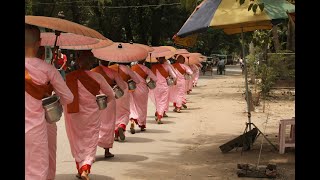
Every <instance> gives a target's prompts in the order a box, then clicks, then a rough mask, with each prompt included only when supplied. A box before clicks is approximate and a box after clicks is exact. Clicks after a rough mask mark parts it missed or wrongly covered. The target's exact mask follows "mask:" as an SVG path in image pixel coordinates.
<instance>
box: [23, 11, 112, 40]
mask: <svg viewBox="0 0 320 180" xmlns="http://www.w3.org/2000/svg"><path fill="white" fill-rule="evenodd" d="M25 23H26V24H30V25H35V26H39V27H44V28H49V29H53V30H57V31H61V32H68V33H74V34H79V35H83V36H88V37H92V38H97V39H107V38H106V37H104V36H103V35H102V34H100V33H99V32H97V31H95V30H93V29H91V28H88V27H86V26H83V25H80V24H77V23H74V22H71V21H68V20H65V19H60V18H54V17H45V16H25Z"/></svg>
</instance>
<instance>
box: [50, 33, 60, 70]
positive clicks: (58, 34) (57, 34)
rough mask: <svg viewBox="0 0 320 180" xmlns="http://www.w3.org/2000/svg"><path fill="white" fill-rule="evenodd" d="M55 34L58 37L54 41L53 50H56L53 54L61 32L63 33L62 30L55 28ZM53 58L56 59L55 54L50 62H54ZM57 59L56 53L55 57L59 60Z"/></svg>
mask: <svg viewBox="0 0 320 180" xmlns="http://www.w3.org/2000/svg"><path fill="white" fill-rule="evenodd" d="M54 34H55V35H56V39H55V41H54V46H53V50H54V53H53V55H54V54H55V51H56V50H57V41H58V37H59V36H60V34H61V31H57V30H55V31H54ZM53 59H54V56H52V59H51V62H50V64H52V63H53ZM57 59H58V54H57V55H56V59H55V60H57Z"/></svg>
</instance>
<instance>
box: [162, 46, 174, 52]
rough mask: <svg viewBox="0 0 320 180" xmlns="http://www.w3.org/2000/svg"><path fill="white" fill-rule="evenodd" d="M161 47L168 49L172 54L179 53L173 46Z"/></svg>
mask: <svg viewBox="0 0 320 180" xmlns="http://www.w3.org/2000/svg"><path fill="white" fill-rule="evenodd" d="M160 47H164V48H167V49H169V50H170V51H172V52H176V51H177V49H176V48H175V47H173V46H160Z"/></svg>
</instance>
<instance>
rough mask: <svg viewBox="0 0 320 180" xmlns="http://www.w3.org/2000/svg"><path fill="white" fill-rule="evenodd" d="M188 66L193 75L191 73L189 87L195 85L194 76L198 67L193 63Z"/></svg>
mask: <svg viewBox="0 0 320 180" xmlns="http://www.w3.org/2000/svg"><path fill="white" fill-rule="evenodd" d="M190 68H191V69H192V71H193V75H192V79H191V80H192V81H191V82H192V83H191V85H190V86H191V88H192V87H193V86H194V85H195V80H196V76H197V72H198V75H199V68H198V66H197V65H195V64H193V65H191V66H190Z"/></svg>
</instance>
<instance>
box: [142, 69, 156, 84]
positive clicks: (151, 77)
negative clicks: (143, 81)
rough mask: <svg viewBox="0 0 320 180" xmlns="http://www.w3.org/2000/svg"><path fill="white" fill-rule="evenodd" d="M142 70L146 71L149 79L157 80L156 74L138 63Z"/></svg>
mask: <svg viewBox="0 0 320 180" xmlns="http://www.w3.org/2000/svg"><path fill="white" fill-rule="evenodd" d="M139 66H140V67H141V68H142V69H143V70H144V72H146V73H147V74H148V76H149V78H150V79H152V80H153V81H154V82H157V80H158V79H157V76H156V75H155V74H154V73H153V72H152V71H151V70H150V69H149V68H147V67H146V66H144V65H139Z"/></svg>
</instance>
